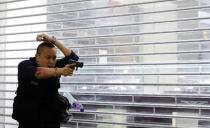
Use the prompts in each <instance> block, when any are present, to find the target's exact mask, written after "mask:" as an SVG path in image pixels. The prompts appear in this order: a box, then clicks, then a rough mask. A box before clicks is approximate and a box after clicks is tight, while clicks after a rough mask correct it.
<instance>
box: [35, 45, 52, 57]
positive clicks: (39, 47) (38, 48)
mask: <svg viewBox="0 0 210 128" xmlns="http://www.w3.org/2000/svg"><path fill="white" fill-rule="evenodd" d="M44 47H47V48H54V47H55V46H54V45H53V44H51V43H47V42H43V43H41V44H39V46H38V47H37V49H36V53H37V54H39V53H40V52H41V51H42V49H43V48H44Z"/></svg>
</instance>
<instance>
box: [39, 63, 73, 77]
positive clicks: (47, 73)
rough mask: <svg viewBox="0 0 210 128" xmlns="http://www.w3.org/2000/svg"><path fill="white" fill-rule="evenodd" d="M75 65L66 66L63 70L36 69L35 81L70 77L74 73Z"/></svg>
mask: <svg viewBox="0 0 210 128" xmlns="http://www.w3.org/2000/svg"><path fill="white" fill-rule="evenodd" d="M74 66H75V64H67V65H66V66H65V67H63V68H47V67H37V68H36V72H35V77H36V78H37V79H47V78H50V77H59V76H61V75H63V76H72V74H73V72H74Z"/></svg>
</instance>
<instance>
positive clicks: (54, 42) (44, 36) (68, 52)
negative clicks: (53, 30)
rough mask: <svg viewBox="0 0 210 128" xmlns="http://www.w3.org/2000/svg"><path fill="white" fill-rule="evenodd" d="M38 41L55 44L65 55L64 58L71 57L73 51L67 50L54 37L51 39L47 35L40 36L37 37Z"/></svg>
mask: <svg viewBox="0 0 210 128" xmlns="http://www.w3.org/2000/svg"><path fill="white" fill-rule="evenodd" d="M36 40H37V41H45V42H48V43H52V44H54V45H55V46H56V47H57V48H58V49H59V50H60V51H61V52H62V53H63V54H64V56H69V55H70V54H71V53H72V50H71V49H69V48H66V47H65V46H64V45H63V43H62V42H60V41H58V40H57V39H56V38H55V37H54V36H52V37H50V36H48V35H46V34H39V35H37V37H36Z"/></svg>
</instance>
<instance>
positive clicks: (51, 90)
mask: <svg viewBox="0 0 210 128" xmlns="http://www.w3.org/2000/svg"><path fill="white" fill-rule="evenodd" d="M36 40H37V41H42V43H41V44H40V45H39V46H38V47H37V51H36V55H35V57H31V58H30V59H28V60H24V61H22V62H20V63H19V64H18V88H17V91H16V93H17V95H16V97H15V98H14V103H13V113H12V118H13V119H15V120H17V121H18V122H19V128H60V119H59V111H58V110H57V109H56V107H55V106H56V96H57V95H58V89H59V88H60V82H59V78H60V76H62V75H63V76H71V75H72V74H73V72H74V66H75V65H74V64H67V62H68V60H69V59H73V60H76V61H77V60H78V59H79V57H78V56H77V55H76V54H75V53H74V52H73V51H72V50H70V49H68V48H66V47H65V46H64V45H63V44H62V43H61V42H60V41H58V40H57V39H56V38H55V37H53V36H52V37H51V36H48V35H46V34H39V35H37V37H36ZM56 47H57V48H58V49H59V50H60V51H61V52H62V53H63V54H64V56H65V57H64V58H61V59H56Z"/></svg>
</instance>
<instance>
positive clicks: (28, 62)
mask: <svg viewBox="0 0 210 128" xmlns="http://www.w3.org/2000/svg"><path fill="white" fill-rule="evenodd" d="M34 61H35V59H34V58H33V57H31V58H30V59H27V60H23V61H21V62H20V63H19V64H18V66H21V65H25V66H26V65H32V64H33V63H34Z"/></svg>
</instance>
